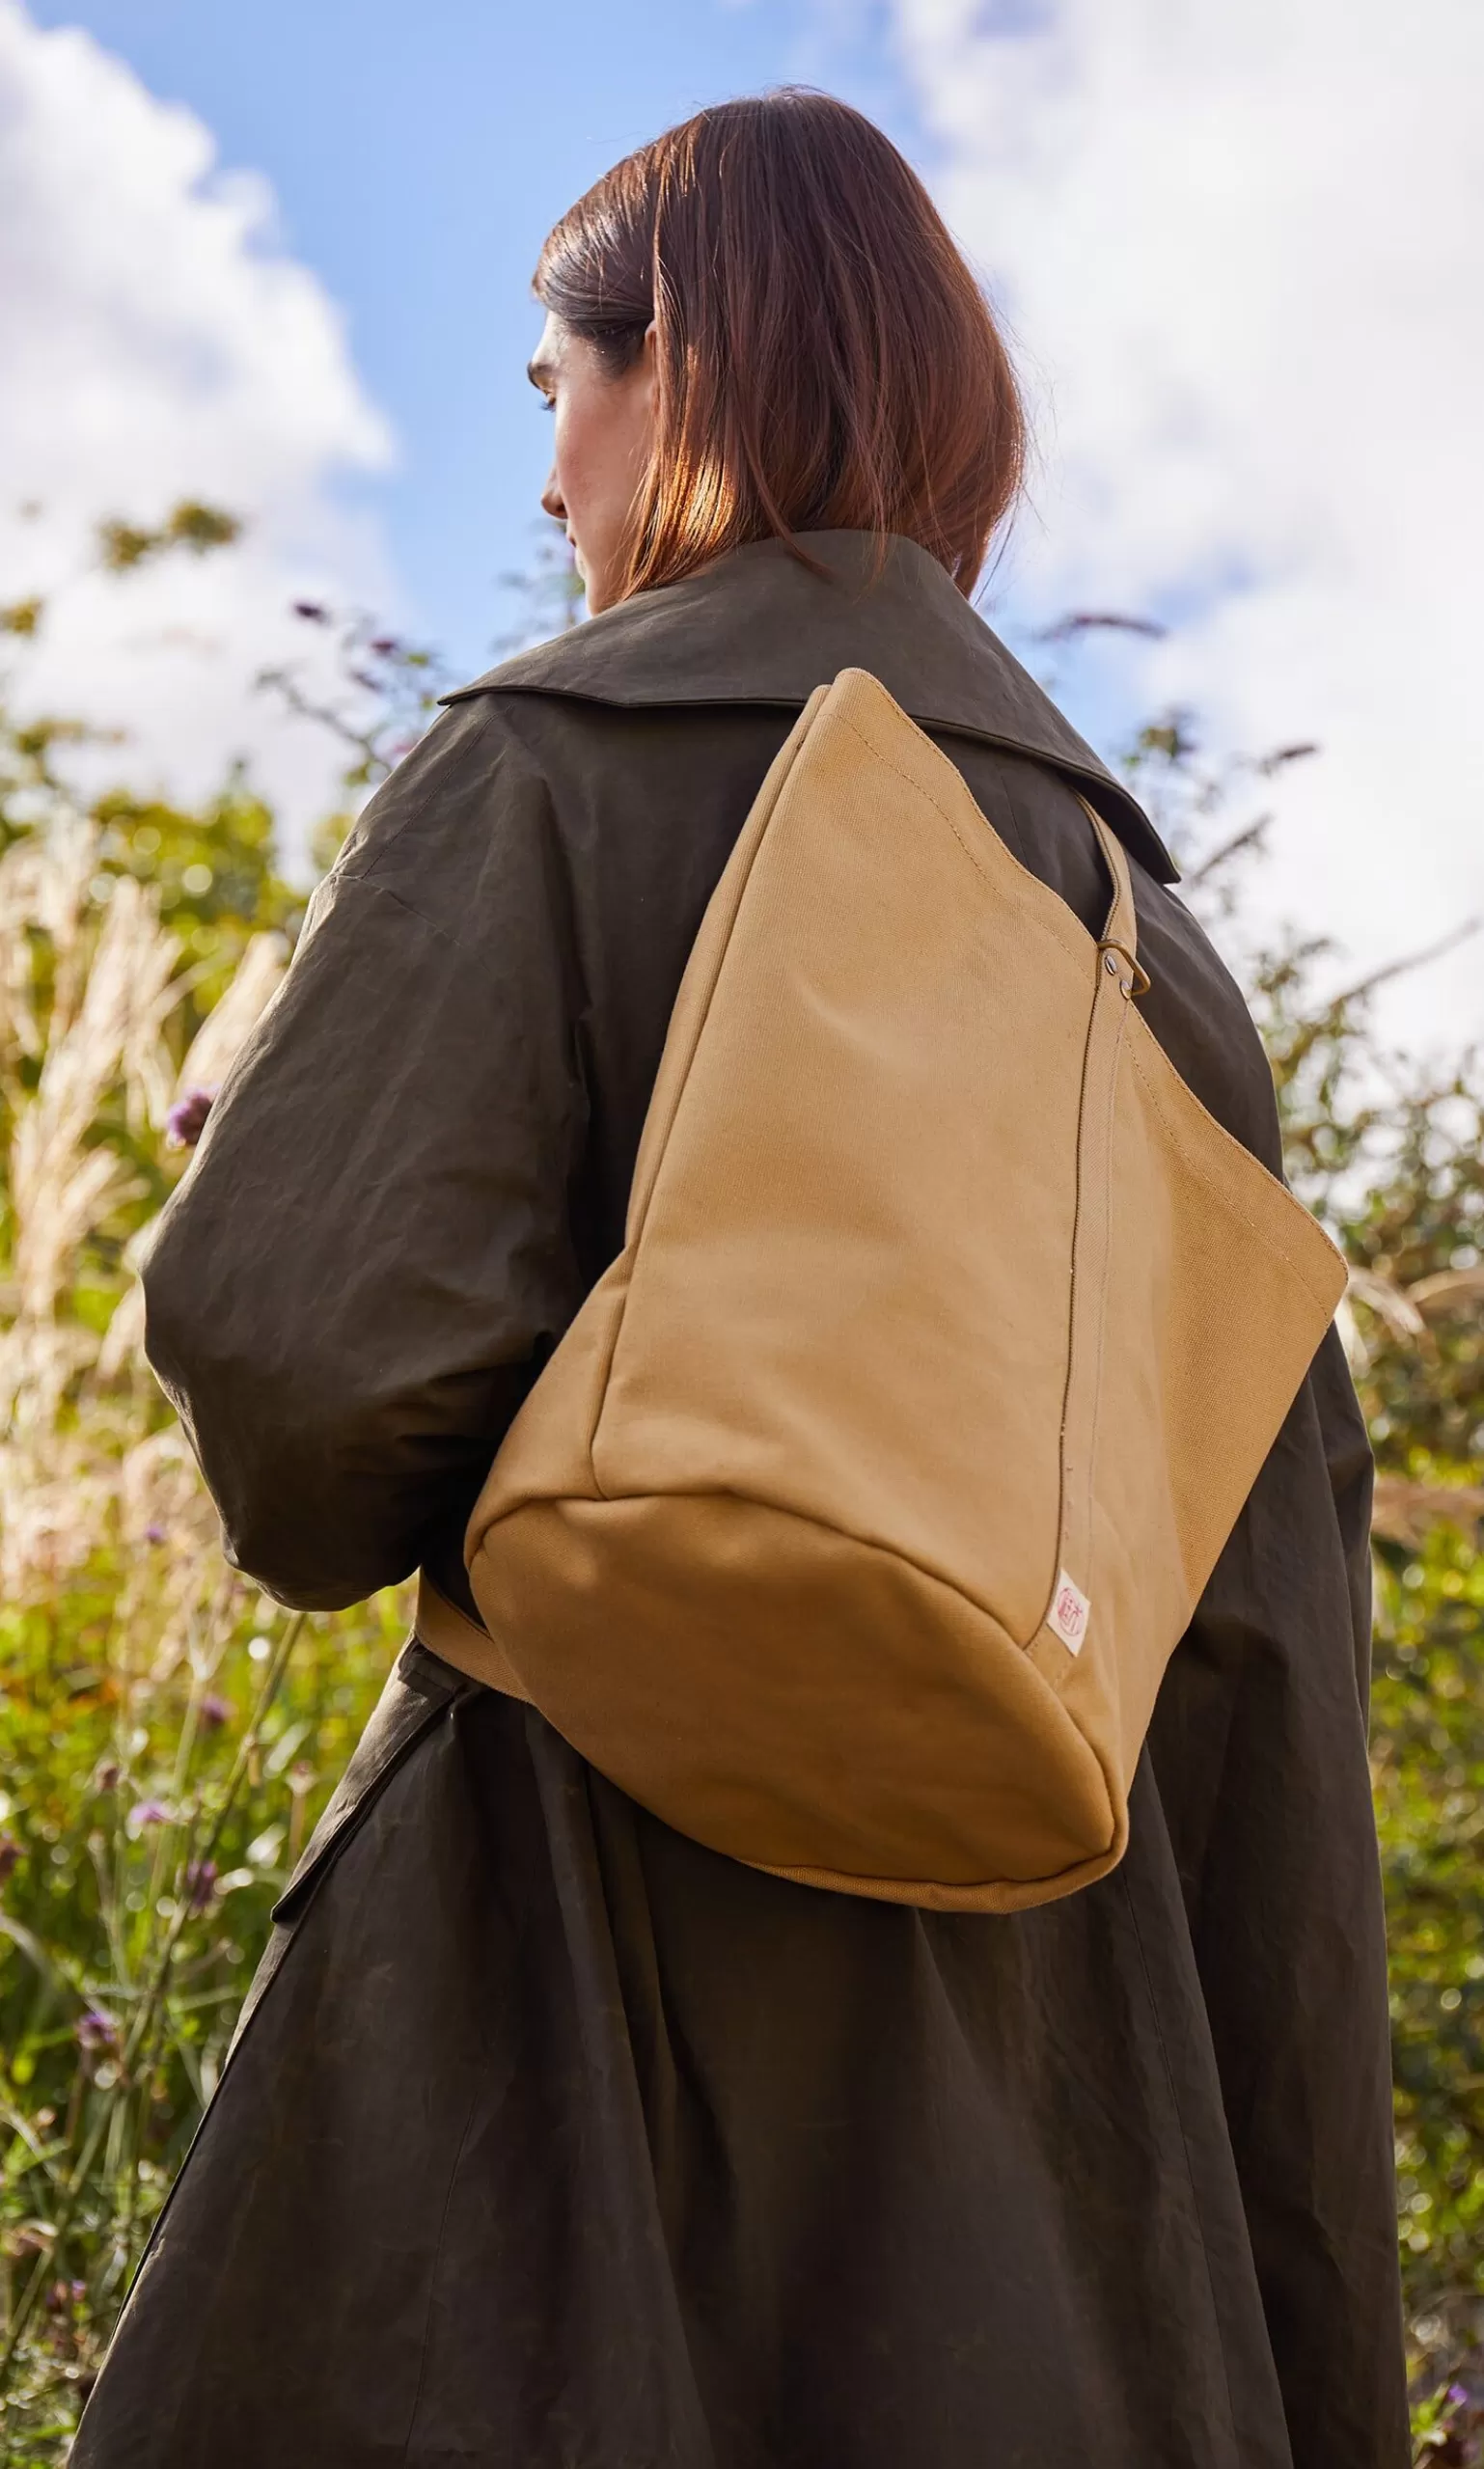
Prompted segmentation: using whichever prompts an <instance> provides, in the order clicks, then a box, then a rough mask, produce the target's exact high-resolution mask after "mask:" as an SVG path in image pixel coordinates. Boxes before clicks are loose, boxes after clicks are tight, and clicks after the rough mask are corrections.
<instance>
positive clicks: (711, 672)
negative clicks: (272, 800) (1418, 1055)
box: [443, 532, 1178, 883]
mask: <svg viewBox="0 0 1484 2469" xmlns="http://www.w3.org/2000/svg"><path fill="white" fill-rule="evenodd" d="M800 539H801V545H802V546H803V547H804V548H805V549H806V550H807V551H808V553H809V555H810V556H811V558H813V559H814V560H815V561H816V562H818V563H819V564H821V565H823V566H824V567H825V568H826V569H827V571H826V572H825V573H824V574H822V575H821V574H815V573H812V572H811V570H810V568H809V567H807V566H805V565H801V564H800V562H799V561H798V560H797V559H796V558H794V557H791V556H790V555H789V553H788V551H787V550H786V549H785V548H784V546H783V542H782V541H780V540H756V541H754V542H752V543H750V545H749V546H747V547H746V548H741V549H735V550H733V551H732V552H731V554H730V555H729V556H728V557H725V558H720V559H718V560H717V562H716V563H715V564H714V565H710V566H707V567H705V568H704V570H703V571H702V572H701V573H700V574H694V575H691V576H688V577H687V579H686V580H685V581H684V582H683V583H673V584H668V585H666V586H665V587H664V588H663V589H662V590H655V591H644V592H639V593H637V594H636V595H635V597H634V598H633V599H631V600H625V601H622V602H620V604H619V605H618V608H616V609H608V610H605V611H604V613H603V615H602V616H601V617H592V618H590V619H589V620H588V622H587V624H586V625H581V626H574V627H572V628H571V629H570V630H569V631H568V632H567V633H566V634H562V635H557V636H556V637H554V639H553V640H552V641H551V642H550V643H543V644H538V645H536V648H535V649H534V650H531V651H522V652H518V653H517V654H516V656H515V658H514V659H513V660H507V661H505V662H503V663H502V665H501V666H500V667H499V668H498V669H492V670H490V672H488V674H487V675H486V676H483V677H480V678H477V679H476V680H475V682H474V683H473V684H472V685H469V686H461V687H459V688H458V689H457V690H456V692H455V693H453V694H451V695H445V696H444V698H443V700H444V701H445V702H461V701H463V700H465V699H466V698H468V697H469V696H472V695H481V694H490V693H500V694H539V695H571V696H575V697H576V698H578V699H579V700H582V701H587V702H599V703H618V704H655V703H671V704H677V703H679V704H691V703H768V704H779V705H783V707H784V708H786V709H790V710H796V709H798V708H800V707H801V706H802V705H803V704H804V703H806V702H807V701H808V700H809V698H810V695H811V693H812V691H813V689H814V687H815V686H817V685H821V684H823V683H825V682H827V681H828V680H829V679H831V678H833V677H835V676H836V675H838V672H839V671H840V670H841V669H851V668H855V669H868V670H869V671H870V672H871V673H872V675H874V676H876V677H879V678H880V680H881V683H882V684H883V685H884V686H885V687H886V688H887V690H888V692H889V693H890V694H891V695H893V696H894V698H895V700H896V701H897V702H899V703H900V704H901V706H902V708H903V710H904V711H907V712H909V713H910V714H911V716H912V718H913V719H914V720H916V721H918V722H920V723H922V724H925V725H926V726H928V727H934V728H946V729H952V730H955V731H958V732H959V733H961V734H962V735H964V736H966V737H977V738H983V739H985V740H987V741H988V742H989V743H990V744H991V745H995V746H1005V747H1009V748H1011V749H1012V750H1013V751H1014V752H1015V753H1017V754H1033V755H1037V756H1039V757H1040V759H1041V760H1042V761H1044V762H1047V763H1050V764H1052V765H1054V766H1055V768H1056V769H1057V770H1058V771H1059V772H1061V773H1064V774H1065V775H1066V776H1067V777H1068V779H1069V780H1070V781H1071V782H1072V783H1073V785H1074V786H1075V787H1077V788H1079V789H1080V790H1082V792H1083V793H1084V795H1085V796H1086V797H1087V798H1088V799H1089V801H1090V802H1091V803H1092V804H1093V805H1094V806H1095V807H1096V808H1097V809H1098V811H1099V812H1100V813H1101V814H1102V815H1104V816H1105V818H1106V819H1107V821H1108V822H1110V823H1111V824H1112V825H1113V829H1114V831H1115V832H1116V833H1117V834H1118V837H1119V838H1120V839H1121V840H1122V841H1123V842H1124V844H1125V846H1126V847H1127V848H1128V849H1129V850H1130V851H1131V852H1132V854H1133V855H1134V856H1135V857H1137V858H1138V859H1139V860H1140V864H1143V865H1144V866H1145V867H1146V868H1147V869H1148V871H1149V872H1150V873H1151V874H1153V875H1154V877H1155V878H1156V880H1157V881H1158V882H1161V883H1173V882H1175V881H1176V880H1177V879H1178V870H1177V868H1176V867H1175V865H1174V864H1172V862H1171V860H1170V857H1169V854H1168V850H1167V849H1166V848H1165V846H1164V844H1163V842H1162V841H1161V840H1160V838H1159V836H1158V834H1157V833H1156V832H1155V830H1154V827H1153V825H1152V824H1151V823H1150V821H1149V819H1148V817H1147V815H1146V814H1145V813H1144V812H1143V810H1142V809H1141V808H1140V806H1139V805H1138V804H1136V802H1135V800H1134V799H1133V797H1131V795H1130V794H1129V791H1128V790H1127V789H1126V788H1125V787H1124V786H1123V784H1122V782H1120V781H1118V780H1115V779H1114V777H1113V773H1112V772H1110V771H1109V770H1108V768H1107V766H1106V764H1104V763H1101V762H1100V761H1099V760H1098V757H1097V756H1096V754H1093V752H1092V749H1091V747H1090V746H1087V745H1086V744H1085V743H1084V741H1083V739H1082V738H1080V737H1079V736H1078V734H1077V731H1076V730H1075V729H1074V728H1073V727H1071V725H1070V723H1069V722H1067V721H1066V720H1064V719H1063V718H1062V716H1061V714H1060V712H1059V711H1058V709H1057V706H1056V704H1055V703H1054V702H1053V701H1052V700H1051V698H1050V697H1049V696H1048V695H1047V694H1045V693H1044V692H1043V690H1042V689H1041V687H1039V686H1038V685H1037V684H1036V682H1035V680H1034V678H1033V677H1031V676H1030V675H1029V674H1028V672H1026V671H1025V670H1024V669H1022V667H1021V666H1020V663H1019V661H1017V660H1015V659H1014V658H1012V656H1011V654H1010V653H1009V652H1008V651H1006V649H1005V647H1004V645H1003V643H1001V642H1000V640H999V638H998V637H997V636H996V635H994V634H992V633H991V632H990V629H989V628H988V626H987V625H986V624H985V623H984V620H983V619H982V617H979V616H978V615H977V614H976V611H975V610H973V609H971V607H970V606H969V603H968V601H967V600H965V599H964V597H963V595H962V593H961V592H959V591H958V590H956V589H955V587H954V585H953V584H952V583H951V581H950V580H949V578H948V575H947V573H946V572H945V571H944V569H943V567H942V566H941V565H939V563H938V562H937V560H936V559H935V558H932V557H930V556H929V555H928V553H927V551H926V550H925V549H922V548H920V547H919V546H918V544H917V543H916V541H913V540H905V539H900V538H893V539H891V540H889V541H888V543H887V553H886V562H885V565H884V567H883V569H882V571H881V573H880V575H879V576H878V577H877V578H876V580H875V581H874V582H872V581H871V580H870V579H869V566H870V558H871V552H872V548H873V546H874V543H873V541H872V538H871V535H869V534H868V533H864V532H809V533H804V534H802V535H800Z"/></svg>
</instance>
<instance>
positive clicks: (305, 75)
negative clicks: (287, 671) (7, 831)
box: [31, 0, 921, 670]
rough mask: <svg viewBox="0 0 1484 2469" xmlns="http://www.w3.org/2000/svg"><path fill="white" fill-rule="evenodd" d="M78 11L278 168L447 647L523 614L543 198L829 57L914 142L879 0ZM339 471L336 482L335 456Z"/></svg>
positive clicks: (155, 80) (173, 96) (463, 658)
mask: <svg viewBox="0 0 1484 2469" xmlns="http://www.w3.org/2000/svg"><path fill="white" fill-rule="evenodd" d="M31 14H32V16H33V18H34V19H35V20H36V21H37V22H38V23H39V24H40V25H42V26H51V27H55V26H62V25H81V26H85V27H86V28H87V29H88V30H89V31H90V32H91V33H92V34H93V35H95V36H96V38H97V40H98V41H100V42H101V43H103V44H105V45H106V46H107V47H108V49H109V50H110V51H112V52H114V53H116V54H118V55H120V56H121V57H122V58H123V59H124V60H126V61H127V62H128V63H129V64H130V66H131V67H132V68H133V69H135V70H136V71H137V72H138V74H139V76H140V77H141V78H142V79H143V80H144V82H145V84H146V85H147V86H148V87H149V88H150V90H151V93H152V94H153V95H154V96H156V97H158V98H160V99H162V100H167V101H179V102H183V103H185V104H187V105H189V107H190V108H191V109H192V110H193V111H195V112H196V113H197V114H198V115H199V116H200V118H201V119H202V120H203V121H204V122H205V123H206V125H207V126H208V127H209V128H210V129H211V130H212V131H213V132H214V134H215V136H216V138H217V141H218V143H219V146H220V149H221V158H222V162H223V164H224V165H225V166H227V167H236V166H242V167H250V168H252V169H253V170H256V171H259V172H261V173H263V174H265V175H266V176H267V178H268V179H269V180H270V181H271V182H272V185H273V188H274V191H275V193H276V196H277V200H278V206H279V212H280V220H281V225H282V235H283V241H284V244H285V246H286V247H287V249H289V251H291V252H292V253H293V255H295V256H296V257H299V258H302V259H304V260H305V261H308V263H309V264H310V265H312V266H313V267H314V268H315V270H316V273H317V274H318V275H319V277H320V278H321V280H322V281H323V283H324V284H325V286H326V287H327V288H328V289H329V291H330V292H331V293H332V295H333V296H334V298H335V299H336V300H337V301H338V302H339V303H340V304H341V306H342V307H343V309H344V311H345V313H346V315H347V316H348V320H349V333H350V343H351V348H352V351H353V354H354V359H355V362H356V365H357V367H358V369H359V370H360V373H361V376H362V378H363V380H364V382H365V385H366V387H367V389H368V391H369V392H370V394H371V396H372V398H374V399H375V400H376V401H377V402H378V403H379V404H380V405H381V407H382V408H383V409H384V411H385V412H386V413H387V415H388V416H389V418H390V420H391V422H392V425H393V427H394V429H395V431H396V433H397V438H398V465H397V467H396V468H395V469H394V470H393V472H392V473H391V474H389V475H387V476H385V477H382V476H379V475H378V476H377V477H376V478H375V479H374V480H371V481H367V482H363V483H361V484H360V485H362V486H363V487H367V488H369V489H370V490H371V492H372V494H373V496H374V500H375V503H376V505H377V507H378V508H380V510H381V514H382V519H383V521H384V523H385V526H386V528H387V531H388V534H389V536H390V543H391V547H392V551H393V555H394V559H395V563H396V566H397V569H398V574H399V576H400V578H401V581H402V583H403V585H404V586H405V590H406V594H407V600H408V603H409V608H410V613H411V615H412V616H413V617H414V619H415V621H416V622H417V623H418V624H420V625H421V626H422V627H423V628H424V629H426V631H427V632H428V633H429V634H430V635H432V636H433V637H435V638H436V639H437V640H438V642H439V643H440V644H442V645H445V646H446V647H447V649H448V652H449V656H450V658H451V660H452V661H453V666H454V667H456V668H459V669H462V670H473V669H477V668H480V667H482V666H485V665H486V664H487V660H488V657H489V656H490V653H489V647H490V644H491V639H492V638H493V637H494V636H495V635H496V634H497V632H498V631H499V630H500V628H501V626H502V625H503V624H508V622H509V611H508V607H507V608H505V609H504V610H502V608H501V606H500V594H499V592H498V589H497V578H498V577H499V575H500V574H501V573H502V572H504V571H506V570H508V569H512V568H514V569H520V568H523V567H524V566H525V565H526V564H527V563H528V562H529V560H530V557H531V554H532V550H533V547H534V544H535V537H536V532H535V530H534V529H533V526H535V527H536V528H538V527H539V523H540V518H539V516H538V515H537V511H536V493H537V491H538V489H539V486H540V482H541V479H542V477H543V474H544V469H545V461H544V458H545V455H546V453H547V436H546V430H545V424H544V421H543V417H542V414H541V412H540V409H539V405H538V404H537V402H536V398H535V397H534V395H533V394H532V392H531V389H530V387H529V386H528V385H527V383H526V381H525V377H524V373H523V372H524V366H525V361H526V358H527V356H528V354H529V350H530V347H531V342H532V338H533V336H534V334H535V332H536V328H537V326H538V324H539V319H538V317H537V315H536V311H535V308H534V305H533V304H532V303H531V301H530V297H529V284H530V277H531V269H532V266H533V263H534V261H535V258H536V250H537V248H538V247H539V245H540V242H541V239H542V237H543V236H544V234H545V233H546V232H547V230H548V229H549V228H550V226H551V224H552V223H553V222H554V221H555V220H556V218H557V216H558V215H559V214H561V213H562V212H563V209H564V208H565V206H568V205H569V204H570V203H571V201H572V199H573V198H574V197H576V196H578V195H580V194H581V192H582V190H583V189H584V188H586V187H587V186H588V185H589V183H590V182H591V180H593V179H594V178H597V177H598V175H599V174H600V173H601V172H602V171H604V170H605V169H606V168H607V167H608V165H609V164H610V163H612V162H614V161H616V160H617V159H618V157H619V156H620V155H622V154H624V153H626V152H627V151H629V149H630V148H631V147H633V146H635V145H637V144H641V143H642V142H643V141H644V140H645V139H646V138H648V137H650V136H653V135H655V134H656V133H657V132H658V131H659V130H660V129H661V128H664V127H666V126H668V125H669V124H670V123H671V122H673V121H674V120H677V119H680V118H681V117H683V116H684V115H685V114H686V113H688V112H690V111H692V110H694V109H695V108H696V106H697V105H698V104H700V103H701V102H705V101H714V100H716V99H717V98H718V97H720V96H727V95H732V94H742V93H749V92H753V91H756V90H757V89H759V88H761V87H765V86H768V85H773V84H777V83H780V82H782V81H783V80H786V79H789V78H795V77H799V78H804V79H805V80H807V81H810V82H826V81H827V82H829V83H831V84H832V85H833V86H834V87H835V88H836V89H837V91H848V92H849V93H850V94H851V96H852V98H853V99H857V100H859V101H861V102H862V103H863V104H864V105H865V106H866V108H868V109H871V110H873V111H875V112H876V113H877V114H878V115H879V116H881V117H883V118H886V119H888V120H889V121H890V122H891V123H892V124H893V133H894V134H896V135H897V137H898V139H899V140H900V141H901V142H903V143H904V144H908V145H912V144H914V143H916V144H918V145H919V146H921V131H919V130H916V129H915V128H914V126H913V122H912V114H911V111H910V107H909V99H908V96H907V95H906V92H905V90H904V88H903V86H902V84H901V82H900V80H899V79H897V78H896V77H895V76H894V75H893V73H892V71H891V69H890V65H889V62H888V58H887V52H886V45H885V41H884V36H883V31H882V27H881V24H880V22H879V21H875V22H874V23H873V22H872V21H871V20H870V19H869V18H868V17H867V16H866V15H865V14H864V13H863V14H862V16H861V17H860V19H859V20H858V21H857V23H856V27H855V35H854V39H853V40H852V39H850V37H849V36H847V34H846V31H845V27H844V24H843V21H842V22H841V26H840V39H839V40H838V41H830V40H828V39H827V38H826V37H825V36H824V34H823V33H822V31H821V29H820V24H819V21H818V20H817V19H816V18H815V17H814V16H813V15H812V14H811V12H810V11H809V10H808V9H806V8H801V7H800V6H798V5H795V0H746V5H725V0H645V5H644V7H643V9H642V10H636V9H631V8H621V7H619V8H615V7H613V6H605V5H597V4H596V0H568V5H567V6H565V7H564V8H562V9H557V8H542V7H540V6H534V5H530V0H527V5H523V6H518V7H516V6H505V5H499V6H496V5H487V4H486V0H423V5H421V6H415V7H409V6H405V5H394V0H254V5H252V6H251V7H228V6H225V5H223V0H83V5H81V6H76V5H73V6H68V5H65V0H63V4H62V5H59V0H33V6H32V8H31ZM342 485H343V486H344V485H345V484H344V482H343V483H342Z"/></svg>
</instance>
